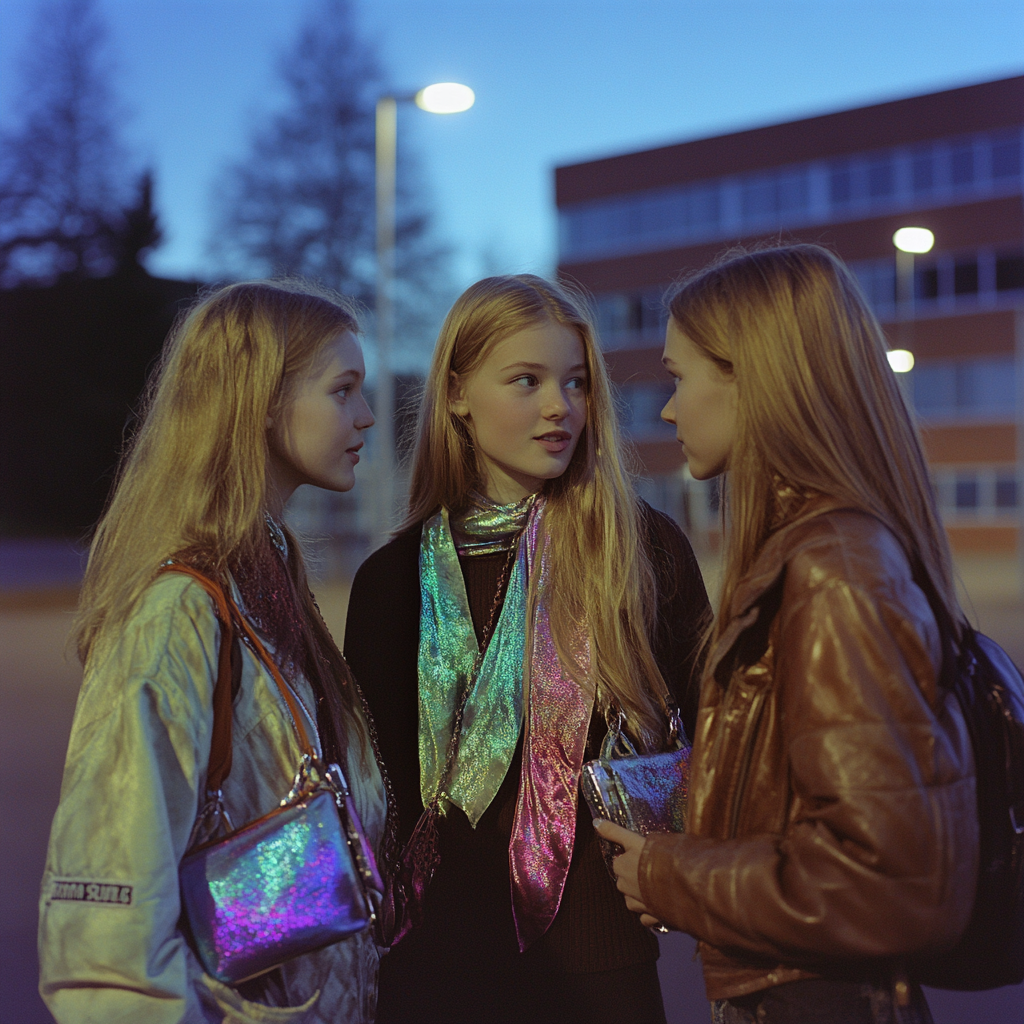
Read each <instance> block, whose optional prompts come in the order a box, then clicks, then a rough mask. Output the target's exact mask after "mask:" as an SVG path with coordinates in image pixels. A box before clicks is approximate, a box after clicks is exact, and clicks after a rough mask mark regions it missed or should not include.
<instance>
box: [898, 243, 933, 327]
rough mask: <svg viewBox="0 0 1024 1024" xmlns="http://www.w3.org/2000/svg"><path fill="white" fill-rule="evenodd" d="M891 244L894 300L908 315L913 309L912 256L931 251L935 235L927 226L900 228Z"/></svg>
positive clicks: (905, 314) (904, 313)
mask: <svg viewBox="0 0 1024 1024" xmlns="http://www.w3.org/2000/svg"><path fill="white" fill-rule="evenodd" d="M892 244H893V245H895V246H896V302H897V304H898V306H899V307H900V310H901V312H902V313H903V315H904V316H909V315H910V314H911V313H912V312H913V310H914V256H915V255H918V254H920V255H923V254H924V253H926V252H931V249H932V246H933V245H934V244H935V236H934V235H933V234H932V233H931V232H930V231H929V230H928V229H927V228H900V229H899V231H897V232H896V234H894V235H893V236H892Z"/></svg>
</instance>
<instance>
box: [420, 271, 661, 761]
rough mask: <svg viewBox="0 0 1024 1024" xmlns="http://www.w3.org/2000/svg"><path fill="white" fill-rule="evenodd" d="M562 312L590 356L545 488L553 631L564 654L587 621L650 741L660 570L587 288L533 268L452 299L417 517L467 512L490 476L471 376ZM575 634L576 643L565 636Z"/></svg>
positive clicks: (603, 680) (610, 687)
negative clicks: (579, 409)
mask: <svg viewBox="0 0 1024 1024" xmlns="http://www.w3.org/2000/svg"><path fill="white" fill-rule="evenodd" d="M544 323H555V324H559V325H561V326H563V327H567V328H569V329H570V330H573V331H575V332H576V334H577V335H578V336H579V338H580V341H581V343H582V345H583V351H584V359H585V362H586V367H587V387H586V396H587V420H586V427H585V429H584V433H583V435H582V436H581V437H580V439H579V443H578V444H577V446H576V450H575V452H574V453H573V457H572V460H571V461H570V463H569V466H568V468H567V469H566V471H565V472H564V473H563V474H562V475H561V476H560V477H557V478H556V479H553V480H549V481H548V482H547V484H546V485H545V487H544V494H545V495H546V496H547V499H548V508H547V511H546V512H545V516H544V523H543V529H544V533H545V543H547V544H548V545H549V550H550V553H551V563H552V565H553V566H554V571H553V572H552V574H551V622H552V633H553V635H554V639H555V643H556V645H557V647H558V650H559V653H560V654H561V655H562V657H563V661H564V662H565V664H566V665H567V667H569V668H570V670H571V669H572V668H573V667H574V666H573V665H572V662H571V659H570V658H569V657H568V656H567V654H566V652H567V651H568V650H569V649H570V648H571V644H570V643H568V642H567V641H568V639H569V638H570V637H572V636H573V634H574V633H575V632H576V631H577V630H578V628H579V624H580V623H581V622H585V623H586V624H587V627H588V630H589V635H590V642H591V663H592V672H593V674H594V677H595V679H594V681H595V682H596V684H597V692H598V700H599V701H601V702H602V704H603V705H604V706H605V708H607V707H608V706H609V705H610V703H611V702H612V701H614V702H615V703H617V704H618V706H619V707H621V709H622V710H623V711H624V712H625V714H626V717H627V720H628V723H629V727H630V730H631V731H632V733H633V734H634V736H635V738H636V739H637V740H638V741H639V742H640V743H641V744H642V745H643V746H644V747H645V748H648V749H653V748H655V747H657V745H658V744H659V743H660V742H662V741H663V739H664V737H665V732H666V722H665V714H664V711H663V709H662V706H661V703H660V700H659V697H658V694H662V693H665V692H666V689H665V683H664V681H663V679H662V677H661V673H660V671H659V670H658V666H657V664H656V663H655V661H654V655H653V653H652V651H651V646H650V642H649V640H648V637H649V636H650V630H651V627H652V623H653V621H654V612H655V604H656V594H655V579H654V573H653V571H652V568H651V565H650V561H649V559H648V557H647V555H646V553H645V546H644V544H643V543H642V541H641V525H640V512H639V506H638V503H637V497H636V494H635V492H634V489H633V485H632V483H631V481H630V478H629V474H628V473H627V472H626V469H625V466H624V465H623V461H622V456H621V441H620V437H619V427H618V418H617V416H616V413H615V407H614V402H613V399H612V394H611V386H610V384H609V380H608V371H607V369H606V368H605V364H604V359H603V357H602V355H601V353H600V351H598V348H597V343H596V340H595V332H594V327H593V324H592V322H591V319H590V317H589V315H588V313H587V306H586V302H585V300H584V299H583V298H582V296H580V295H577V294H576V293H575V292H573V291H572V289H570V288H569V287H567V286H565V285H561V284H556V283H554V282H552V281H546V280H544V279H543V278H540V277H535V276H534V275H532V274H519V275H514V276H503V277H488V278H485V279H484V280H482V281H478V282H477V283H476V284H474V285H472V286H471V287H470V288H468V289H467V290H466V291H465V292H463V294H462V295H461V296H460V297H459V299H458V300H457V301H456V303H455V305H454V306H453V307H452V309H451V311H450V312H449V314H448V316H447V318H446V319H445V322H444V325H443V326H442V328H441V333H440V335H439V336H438V340H437V345H436V347H435V349H434V355H433V359H432V361H431V365H430V372H429V374H428V376H427V383H426V388H425V395H424V400H423V404H422V406H421V408H420V416H419V428H418V436H417V441H416V449H415V453H414V455H413V466H412V482H411V489H410V496H409V513H408V516H407V517H406V521H405V523H404V524H403V527H402V528H403V529H408V528H411V527H414V526H415V525H416V524H418V523H420V522H422V521H423V520H425V519H428V518H429V517H430V516H432V515H434V514H435V513H436V512H438V511H439V510H440V509H441V508H442V507H443V508H447V509H448V510H449V511H452V512H458V511H460V510H461V509H463V508H465V507H466V506H467V505H468V504H469V501H470V492H471V491H472V490H474V489H475V488H479V487H480V480H481V474H480V469H479V467H478V465H477V461H476V454H475V451H474V448H473V443H472V439H471V437H470V434H469V431H468V429H467V427H466V424H465V423H464V422H463V420H462V418H461V417H459V416H457V415H456V414H455V412H454V411H453V410H452V400H453V396H454V394H455V391H456V388H457V386H458V384H459V383H460V382H464V381H466V380H467V379H468V378H469V377H471V376H472V374H473V373H474V372H475V371H476V370H477V369H478V368H479V367H480V365H481V364H482V363H483V361H484V359H485V358H486V357H487V355H488V353H489V352H490V351H491V349H492V348H493V347H494V345H496V344H497V343H498V342H499V341H502V340H504V339H505V338H507V337H509V336H510V335H512V334H516V333H517V332H519V331H522V330H526V329H528V328H531V327H536V326H537V325H539V324H544ZM563 641H566V642H563Z"/></svg>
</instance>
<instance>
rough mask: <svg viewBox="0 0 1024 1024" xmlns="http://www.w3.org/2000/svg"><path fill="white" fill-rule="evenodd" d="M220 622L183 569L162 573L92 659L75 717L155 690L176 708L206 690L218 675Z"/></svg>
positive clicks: (95, 715)
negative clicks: (182, 571) (176, 571)
mask: <svg viewBox="0 0 1024 1024" xmlns="http://www.w3.org/2000/svg"><path fill="white" fill-rule="evenodd" d="M219 639H220V625H219V623H218V621H217V616H216V612H215V610H214V605H213V602H212V601H211V599H210V597H209V596H208V595H207V594H206V592H205V591H204V590H203V588H202V587H201V586H199V584H198V583H196V582H195V581H194V580H192V579H190V578H189V577H187V576H185V575H183V574H180V573H162V574H161V575H160V576H158V577H157V578H156V579H155V580H154V581H153V582H152V583H151V584H150V585H149V586H148V587H147V588H146V589H145V591H143V593H142V595H141V596H140V598H139V600H138V602H137V603H136V605H135V607H134V609H133V610H132V612H131V614H130V615H129V616H128V618H127V620H126V621H125V622H124V624H123V625H122V626H121V627H120V629H118V631H117V635H116V637H114V638H112V639H110V640H108V641H107V642H105V643H104V644H103V646H102V647H101V648H100V649H99V650H97V651H95V652H94V653H93V654H92V655H91V656H90V658H89V661H88V663H87V665H86V669H85V678H84V680H83V685H82V693H81V696H80V697H79V710H78V711H77V712H76V721H78V720H90V719H94V718H100V717H104V716H105V715H106V714H107V713H109V712H110V711H112V710H113V709H114V708H115V706H119V705H121V704H122V703H123V702H125V701H127V702H128V703H129V705H131V704H133V703H136V702H137V701H136V695H141V693H142V691H143V690H150V689H152V690H155V692H157V693H159V694H160V695H161V696H160V697H159V698H158V703H159V704H160V705H161V706H163V705H164V704H167V703H168V702H169V704H168V706H171V705H173V706H174V707H175V708H177V707H178V706H179V704H180V701H181V700H183V699H184V700H185V701H187V702H190V703H191V702H194V701H195V700H197V699H200V698H201V697H202V695H204V694H206V693H207V692H208V691H209V690H210V687H211V681H212V680H213V679H214V678H215V677H216V672H217V659H218V654H219V649H220V648H219Z"/></svg>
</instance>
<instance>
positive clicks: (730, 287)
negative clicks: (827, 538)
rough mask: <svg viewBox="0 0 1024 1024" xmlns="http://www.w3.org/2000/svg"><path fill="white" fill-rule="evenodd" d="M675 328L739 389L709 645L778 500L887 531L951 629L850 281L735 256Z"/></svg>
mask: <svg viewBox="0 0 1024 1024" xmlns="http://www.w3.org/2000/svg"><path fill="white" fill-rule="evenodd" d="M668 307H669V313H670V315H671V317H672V319H673V320H674V321H675V324H676V326H677V327H678V329H679V330H680V331H681V332H682V333H683V334H684V335H685V336H686V337H687V338H689V339H690V340H691V341H692V342H693V343H694V344H695V345H696V346H697V347H698V348H699V349H700V350H701V351H702V352H703V353H704V354H705V355H706V356H708V358H710V359H711V360H712V361H714V362H715V363H716V364H717V365H718V366H719V368H720V369H721V370H722V371H723V372H725V373H734V374H735V377H736V382H737V387H738V393H739V404H738V411H737V424H736V438H735V441H734V443H733V447H732V454H731V456H730V459H729V467H728V488H727V493H728V511H729V515H728V520H727V522H728V525H727V549H726V564H725V571H724V574H723V585H722V594H721V600H720V602H719V614H718V616H717V618H716V620H715V625H714V627H713V632H712V634H711V640H712V642H714V640H715V639H717V638H718V637H719V636H721V634H722V632H723V630H724V629H725V628H726V627H727V626H728V624H729V614H730V605H731V601H732V596H733V594H734V593H735V591H736V587H737V584H738V583H739V581H740V580H741V579H742V578H743V576H744V575H745V574H746V573H747V572H748V571H749V570H750V568H751V566H752V565H753V563H754V560H755V559H756V558H757V555H758V553H759V552H760V550H761V548H762V547H763V545H764V543H765V541H766V539H767V538H768V536H769V534H770V533H771V532H772V530H773V529H774V528H775V526H777V525H778V524H777V523H776V522H775V518H776V516H777V514H778V509H779V506H778V501H777V499H776V496H775V495H776V492H777V490H778V489H779V487H780V486H789V487H792V488H794V489H795V490H796V491H798V492H807V491H811V492H817V493H820V494H825V495H828V496H829V497H831V498H834V499H836V500H838V501H841V502H842V503H843V504H844V505H846V506H848V507H851V508H858V509H862V510H864V511H865V512H869V513H871V514H872V515H874V516H876V517H877V518H878V519H880V520H881V521H882V522H884V523H885V524H886V525H887V526H888V527H889V529H890V530H892V532H893V533H894V534H895V536H896V537H897V539H898V540H899V541H900V543H901V545H902V546H903V549H904V550H905V552H906V554H907V557H908V559H909V561H910V563H911V566H912V567H913V569H914V571H915V573H918V574H920V573H924V574H925V575H926V576H927V579H928V580H929V581H930V582H931V584H932V586H933V588H934V590H935V592H936V594H937V595H938V598H939V600H940V601H941V602H942V604H943V606H944V607H945V610H946V612H947V613H948V615H949V619H950V621H951V622H953V623H958V622H959V621H960V619H961V616H960V612H959V607H958V605H957V601H956V593H955V588H954V584H953V572H952V560H951V558H950V553H949V544H948V541H947V538H946V533H945V530H944V529H943V527H942V523H941V521H940V519H939V515H938V511H937V509H936V505H935V497H934V494H933V491H932V486H931V483H930V480H929V477H928V466H927V463H926V461H925V457H924V452H923V449H922V447H921V440H920V437H919V435H918V431H917V428H916V426H915V423H914V420H913V416H912V415H911V413H910V411H909V410H908V408H907V404H906V402H905V401H904V398H903V394H902V392H901V391H900V388H899V385H898V384H897V382H896V377H895V374H894V373H893V371H892V369H891V368H890V366H889V362H888V359H887V356H886V349H887V345H886V342H885V336H884V334H883V333H882V329H881V327H880V325H879V323H878V321H877V319H876V318H875V316H874V314H873V313H872V312H871V309H870V308H869V306H868V304H867V301H866V300H865V298H864V296H863V294H862V292H861V290H860V287H859V286H858V284H857V281H856V279H855V278H854V276H853V275H852V274H851V273H850V271H849V270H848V269H847V267H846V266H845V265H844V264H843V263H842V262H841V261H840V260H839V259H838V258H837V257H836V256H834V255H833V254H832V253H830V252H829V251H828V250H827V249H823V248H821V247H820V246H817V245H788V246H781V247H776V248H770V249H762V250H759V251H755V252H748V253H741V254H739V255H734V254H730V255H728V256H727V257H726V258H725V259H724V260H723V261H722V262H720V263H718V264H716V265H712V266H711V267H709V268H707V269H706V270H704V271H701V272H700V273H698V274H697V275H695V276H694V277H692V278H690V279H689V280H687V281H685V282H683V283H682V284H681V285H680V286H679V287H678V288H677V289H676V290H675V292H674V293H672V294H671V295H670V297H669V301H668Z"/></svg>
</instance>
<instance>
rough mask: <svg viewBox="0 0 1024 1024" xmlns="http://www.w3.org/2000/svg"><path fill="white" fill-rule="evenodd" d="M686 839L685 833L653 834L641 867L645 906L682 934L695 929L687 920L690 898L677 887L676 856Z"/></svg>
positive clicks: (641, 888) (649, 838)
mask: <svg viewBox="0 0 1024 1024" xmlns="http://www.w3.org/2000/svg"><path fill="white" fill-rule="evenodd" d="M686 840H687V837H686V836H685V835H681V834H673V835H666V834H664V833H659V832H656V833H653V834H651V835H649V836H648V837H647V842H646V843H644V848H643V850H641V852H640V863H639V865H638V868H637V881H638V882H639V884H640V897H641V901H642V902H643V904H644V906H645V907H647V909H648V910H649V911H650V913H651V915H652V916H654V917H656V918H657V919H658V920H659V921H661V922H662V923H664V924H667V925H671V926H672V927H673V928H678V929H679V930H680V931H689V930H690V929H691V928H692V927H693V924H692V923H691V922H689V921H688V920H687V919H688V918H690V917H691V916H692V915H690V914H687V913H686V912H685V904H686V903H687V902H688V900H687V899H686V895H685V894H684V893H682V892H679V891H678V889H679V888H680V887H679V886H678V885H677V884H673V881H674V880H673V875H674V874H675V872H674V871H673V864H674V861H675V855H676V853H677V852H678V847H679V846H681V845H684V844H685V843H686Z"/></svg>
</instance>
